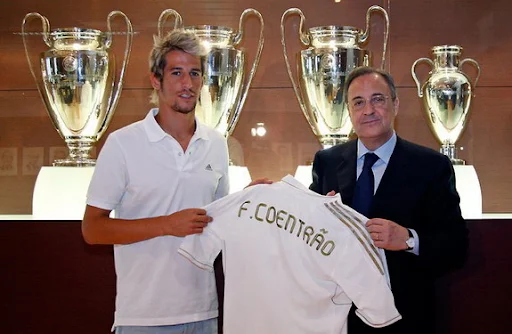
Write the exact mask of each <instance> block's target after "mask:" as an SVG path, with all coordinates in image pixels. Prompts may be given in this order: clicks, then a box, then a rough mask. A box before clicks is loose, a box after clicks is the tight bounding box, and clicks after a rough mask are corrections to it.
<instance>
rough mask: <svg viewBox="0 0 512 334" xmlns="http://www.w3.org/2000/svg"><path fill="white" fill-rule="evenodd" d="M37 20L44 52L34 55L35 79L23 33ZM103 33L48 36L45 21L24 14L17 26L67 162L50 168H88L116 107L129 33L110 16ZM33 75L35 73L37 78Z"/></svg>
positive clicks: (114, 13) (130, 30) (69, 30)
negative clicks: (120, 51) (120, 55)
mask: <svg viewBox="0 0 512 334" xmlns="http://www.w3.org/2000/svg"><path fill="white" fill-rule="evenodd" d="M115 16H122V17H123V18H124V19H125V22H126V25H127V32H126V37H127V40H126V48H125V52H124V60H123V64H122V67H121V71H120V75H119V78H118V80H117V81H116V64H115V59H114V54H113V53H112V52H111V51H110V50H109V49H110V47H111V44H112V35H113V33H112V31H111V28H110V27H111V19H112V18H113V17H115ZM34 17H37V18H39V19H40V20H41V21H42V26H43V33H42V35H43V41H44V42H45V43H46V45H47V46H48V47H49V48H50V49H48V50H46V51H43V52H42V53H40V56H39V62H40V75H39V76H38V75H36V71H35V70H34V66H33V65H32V60H31V56H30V53H29V50H28V43H27V40H26V36H27V35H28V34H29V33H26V32H25V26H26V24H27V22H28V21H29V20H30V19H32V18H34ZM107 24H108V32H102V31H100V30H95V29H84V28H77V27H73V28H64V29H56V30H53V31H50V24H49V21H48V19H47V18H46V17H44V16H43V15H41V14H39V13H28V14H27V15H26V16H25V18H24V20H23V23H22V37H23V45H24V48H25V55H26V57H27V61H28V64H29V67H30V72H31V74H32V76H33V77H34V80H35V82H36V85H37V88H38V90H39V93H40V95H41V97H42V99H43V101H44V104H45V106H46V109H47V111H48V115H49V116H50V119H51V121H52V123H53V125H54V127H55V129H56V130H57V132H58V133H59V134H60V136H61V137H62V138H63V139H64V141H65V142H66V145H67V147H68V149H69V156H68V157H67V158H65V159H58V160H55V161H54V162H53V165H54V166H72V167H86V166H94V165H95V163H96V161H95V160H94V159H93V158H91V156H90V151H91V149H92V147H93V146H94V144H95V143H96V142H97V141H98V140H99V139H100V137H101V136H102V135H103V134H104V133H105V131H106V129H107V127H108V125H109V124H110V121H111V119H112V116H113V115H114V110H115V107H116V105H117V102H118V101H119V97H120V94H121V90H122V86H123V78H124V71H125V69H126V66H127V64H128V60H129V56H130V50H131V44H132V38H133V28H132V25H131V22H130V20H129V19H128V17H127V16H126V15H125V14H124V13H122V12H120V11H112V12H111V13H110V14H109V15H108V17H107ZM38 73H39V72H38Z"/></svg>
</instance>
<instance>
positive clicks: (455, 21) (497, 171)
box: [0, 0, 512, 214]
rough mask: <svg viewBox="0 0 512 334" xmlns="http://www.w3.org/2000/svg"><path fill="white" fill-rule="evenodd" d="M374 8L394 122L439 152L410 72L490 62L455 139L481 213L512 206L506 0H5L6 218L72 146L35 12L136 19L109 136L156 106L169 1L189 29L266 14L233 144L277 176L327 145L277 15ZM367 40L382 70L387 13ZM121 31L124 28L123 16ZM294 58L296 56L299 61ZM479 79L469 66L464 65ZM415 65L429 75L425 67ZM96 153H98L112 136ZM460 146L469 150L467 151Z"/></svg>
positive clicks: (334, 21) (253, 24)
mask: <svg viewBox="0 0 512 334" xmlns="http://www.w3.org/2000/svg"><path fill="white" fill-rule="evenodd" d="M373 4H380V5H382V6H384V7H385V8H386V9H387V11H388V13H389V16H390V21H391V29H390V41H389V50H388V53H387V59H388V63H387V65H386V68H387V69H388V70H390V71H391V73H392V74H393V75H394V77H395V79H396V83H397V85H398V94H399V97H400V111H399V116H398V120H397V123H396V128H397V130H398V133H399V134H400V135H401V136H402V137H404V138H406V139H409V140H412V141H415V142H418V143H420V144H423V145H426V146H429V147H432V148H435V149H437V148H438V147H439V144H438V143H437V142H436V140H435V139H434V136H433V135H432V133H431V132H430V130H429V128H428V126H427V123H426V121H425V116H424V112H423V110H422V103H421V101H420V99H419V98H418V97H417V89H416V86H415V84H414V81H413V79H412V76H411V73H410V68H411V65H412V64H413V62H414V61H415V60H416V59H418V58H420V57H430V56H431V54H430V49H431V47H432V46H435V45H442V44H457V45H461V46H462V47H463V48H464V51H463V54H462V58H466V57H467V58H473V59H475V60H477V61H478V62H479V64H480V67H481V69H482V75H481V78H480V81H479V82H478V84H477V87H476V89H475V94H476V96H475V98H474V99H473V104H472V106H471V118H470V120H469V123H468V124H467V128H466V131H465V133H464V134H463V135H462V137H461V138H460V140H459V143H458V145H459V147H460V150H459V151H458V156H459V157H460V158H462V159H465V160H466V161H467V162H468V163H469V164H472V165H474V166H475V168H476V171H477V173H478V175H479V177H480V182H481V186H482V192H483V209H484V212H510V211H512V192H510V191H509V190H508V189H509V188H510V187H511V186H512V178H511V177H510V167H509V166H510V165H512V150H510V148H509V146H510V143H511V142H512V132H511V131H510V130H509V129H510V128H512V98H511V96H512V85H511V78H512V63H511V62H510V61H507V59H508V58H509V54H510V52H511V51H512V45H511V38H510V36H509V35H510V34H509V33H508V31H509V21H510V19H509V15H508V13H509V12H510V10H512V2H510V1H507V0H494V1H493V0H489V1H481V0H428V1H420V2H419V1H388V0H381V1H366V0H365V1H362V0H358V1H355V0H352V1H341V2H340V3H335V2H334V0H331V1H328V0H325V1H304V0H300V1H291V0H282V1H273V0H260V1H251V0H242V1H234V0H220V1H204V0H188V1H174V2H164V1H147V0H143V1H137V2H133V1H121V0H111V1H108V0H107V1H98V0H84V1H81V2H80V3H76V2H69V1H63V0H55V1H36V0H27V1H23V2H21V1H2V2H1V3H0V69H1V70H2V72H1V75H0V151H1V153H4V152H7V153H6V154H7V155H9V156H10V157H12V159H13V162H12V169H11V170H10V171H3V172H1V171H0V213H1V214H16V213H22V214H27V213H30V212H31V198H32V190H33V186H34V181H35V178H36V175H37V168H35V169H32V168H29V167H30V166H29V163H30V161H31V160H34V159H35V161H36V162H37V164H39V165H40V164H43V165H49V164H50V163H51V161H50V160H52V159H51V158H50V155H52V154H53V152H55V151H58V150H59V149H62V148H64V142H63V140H62V139H61V138H60V137H59V135H58V134H57V132H56V130H55V129H54V128H53V126H52V125H51V123H50V120H49V118H48V116H47V114H46V111H45V108H44V105H43V103H42V101H41V98H40V97H39V94H38V92H37V90H36V88H35V87H36V86H35V83H34V81H33V79H32V77H31V75H30V72H29V68H28V65H27V61H26V59H25V55H24V48H23V43H22V39H21V36H20V35H19V33H20V31H21V23H22V20H23V17H24V16H25V14H26V13H28V12H39V13H41V14H43V15H45V16H46V17H47V18H48V19H49V21H50V26H51V28H52V29H56V28H59V27H68V26H78V27H88V28H97V29H100V30H105V29H106V17H107V14H108V13H109V12H110V11H112V10H114V9H119V10H122V11H123V12H125V13H126V14H127V16H128V17H129V18H130V19H131V21H132V23H133V26H134V29H135V31H136V35H135V37H134V41H133V48H132V57H131V60H130V63H129V65H128V68H127V71H126V78H125V88H124V90H123V92H122V96H121V99H120V102H119V105H118V107H117V109H116V114H115V115H114V117H113V121H112V123H111V125H110V127H109V130H108V132H107V134H108V133H109V132H111V131H113V130H115V129H118V128H119V127H121V126H124V125H126V124H128V123H131V122H133V121H135V120H138V119H141V118H142V117H144V115H145V114H146V112H147V110H148V108H149V107H150V106H149V104H148V102H147V101H148V95H149V93H150V85H149V81H148V75H147V54H148V51H149V49H150V47H151V42H152V35H153V34H154V33H156V31H157V19H158V17H159V15H160V13H161V12H162V11H163V10H164V9H167V8H174V9H176V10H177V11H178V12H179V13H181V15H182V17H183V19H184V22H185V25H197V24H210V25H223V26H228V27H232V28H234V29H238V23H239V22H238V21H239V17H240V14H241V13H242V11H243V10H244V9H246V8H249V7H252V8H255V9H258V10H259V11H260V12H261V14H262V16H263V18H264V21H265V33H264V35H265V45H264V49H263V54H262V57H261V62H260V66H259V68H258V70H257V73H256V76H255V78H254V80H253V84H252V87H251V89H250V91H249V94H248V97H247V100H246V104H245V107H244V109H243V110H242V113H241V116H240V119H239V122H238V125H237V128H236V129H235V131H234V134H233V137H232V141H233V142H235V143H236V142H238V143H239V144H240V145H241V148H242V149H241V150H240V151H236V152H235V151H232V152H231V153H232V155H233V157H234V158H235V159H236V160H237V161H239V162H240V161H243V163H244V164H245V165H247V166H248V167H249V169H250V172H251V174H252V176H253V177H263V176H267V177H270V178H273V179H279V178H281V177H282V176H284V175H285V174H288V173H290V174H293V173H294V171H295V168H296V166H297V165H301V164H305V163H306V162H307V161H308V160H311V159H312V157H313V154H314V153H315V152H316V150H318V149H319V148H320V144H319V143H318V141H317V139H316V137H315V136H314V135H313V133H312V131H311V129H310V128H309V125H308V123H307V122H306V120H305V118H304V116H303V115H302V112H301V109H300V107H299V104H298V102H297V99H296V97H295V94H294V92H293V89H292V86H291V83H290V79H289V78H288V74H287V71H286V66H285V62H284V58H283V52H282V47H281V37H280V20H281V15H282V14H283V12H284V11H285V10H286V9H288V8H290V7H299V8H300V9H301V10H302V11H303V12H304V15H305V16H306V21H305V26H306V27H307V28H310V27H314V26H324V25H351V26H355V27H358V28H361V29H364V27H365V13H366V10H367V8H368V7H369V6H370V5H373ZM258 22H259V21H258V20H257V19H256V18H254V17H253V18H250V19H249V20H247V22H246V24H245V30H246V34H245V38H244V41H243V43H242V44H243V46H244V47H245V49H246V50H247V54H248V57H249V61H252V59H253V58H254V53H255V47H256V43H257V39H258V29H259V23H258ZM298 22H299V20H298V18H296V17H295V18H290V19H289V20H287V36H286V38H287V41H288V43H289V49H290V52H293V53H296V52H298V51H299V49H300V44H299V42H298V33H297V32H298ZM371 22H372V25H371V28H372V33H371V36H370V40H369V43H368V46H367V47H366V48H368V49H369V50H372V51H373V52H374V59H375V63H374V65H378V64H380V53H381V49H382V33H383V19H382V17H380V16H378V15H376V16H375V17H373V18H372V21H371ZM27 29H28V30H29V31H32V32H37V31H40V30H41V27H40V23H39V22H38V21H37V20H34V21H32V22H31V24H29V25H28V26H27ZM114 30H117V31H123V30H124V26H123V24H122V21H121V20H119V21H115V23H114ZM29 45H30V47H31V49H32V51H34V52H35V51H39V52H40V51H44V50H46V46H45V45H44V44H43V42H42V40H41V36H40V35H39V36H38V35H35V36H31V37H29ZM114 45H115V46H114V52H116V53H117V55H118V58H120V57H121V53H122V47H123V45H124V40H123V39H122V37H120V38H119V39H117V40H114ZM292 60H293V57H292ZM464 70H465V71H467V73H468V75H470V76H473V77H474V74H475V73H474V70H472V68H471V67H469V66H468V67H466V66H465V67H464ZM419 72H420V73H421V74H422V75H424V76H426V75H428V73H427V72H428V68H427V67H421V68H420V69H419ZM257 122H264V123H265V126H266V127H267V135H266V136H265V137H263V138H256V137H252V136H251V134H250V129H251V128H253V127H254V126H255V125H256V123H257ZM105 137H106V136H104V137H103V139H101V140H100V142H99V143H98V146H97V151H98V150H99V149H101V146H102V144H103V142H104V138H105ZM462 148H463V150H462Z"/></svg>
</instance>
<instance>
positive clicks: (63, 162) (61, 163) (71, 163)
mask: <svg viewBox="0 0 512 334" xmlns="http://www.w3.org/2000/svg"><path fill="white" fill-rule="evenodd" d="M53 166H56V167H94V166H96V160H93V159H84V160H73V159H59V160H55V161H54V162H53Z"/></svg>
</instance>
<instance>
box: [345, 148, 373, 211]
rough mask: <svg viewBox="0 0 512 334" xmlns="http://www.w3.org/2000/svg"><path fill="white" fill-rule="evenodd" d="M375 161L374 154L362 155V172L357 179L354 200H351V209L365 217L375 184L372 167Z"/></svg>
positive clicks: (370, 203)
mask: <svg viewBox="0 0 512 334" xmlns="http://www.w3.org/2000/svg"><path fill="white" fill-rule="evenodd" d="M377 160H379V157H378V156H377V155H376V154H375V153H366V154H365V155H364V165H363V171H362V172H361V175H359V178H358V179H357V182H356V188H355V190H354V198H353V199H352V208H354V210H356V211H357V212H359V213H361V214H363V215H365V216H367V217H368V214H369V213H370V207H371V205H372V199H373V193H374V184H375V179H374V178H373V172H372V166H373V164H374V163H375V162H376V161H377Z"/></svg>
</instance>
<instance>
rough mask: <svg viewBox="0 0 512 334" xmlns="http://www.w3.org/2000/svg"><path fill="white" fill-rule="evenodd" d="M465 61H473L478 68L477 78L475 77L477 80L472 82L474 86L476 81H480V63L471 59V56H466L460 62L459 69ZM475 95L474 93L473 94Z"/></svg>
mask: <svg viewBox="0 0 512 334" xmlns="http://www.w3.org/2000/svg"><path fill="white" fill-rule="evenodd" d="M465 62H470V63H472V64H473V65H475V67H476V69H477V74H476V78H475V81H473V82H472V85H473V87H476V83H477V82H478V79H479V78H480V65H478V62H477V61H476V60H474V59H471V58H466V59H464V60H462V61H461V62H460V64H459V69H460V68H462V65H463V64H464V63H465ZM473 96H474V95H473Z"/></svg>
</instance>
